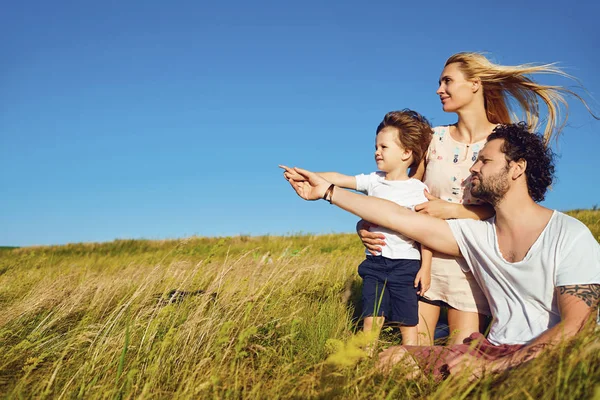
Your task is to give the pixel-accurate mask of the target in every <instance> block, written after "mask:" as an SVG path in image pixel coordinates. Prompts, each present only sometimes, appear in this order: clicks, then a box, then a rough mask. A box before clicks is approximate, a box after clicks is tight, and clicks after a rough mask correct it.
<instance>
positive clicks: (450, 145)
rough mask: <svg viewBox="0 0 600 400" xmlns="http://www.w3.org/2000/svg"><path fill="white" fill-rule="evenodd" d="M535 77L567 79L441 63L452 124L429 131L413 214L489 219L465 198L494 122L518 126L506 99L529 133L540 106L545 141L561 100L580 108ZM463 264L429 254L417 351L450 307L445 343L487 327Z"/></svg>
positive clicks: (377, 240)
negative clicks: (422, 188) (420, 195)
mask: <svg viewBox="0 0 600 400" xmlns="http://www.w3.org/2000/svg"><path fill="white" fill-rule="evenodd" d="M537 73H545V74H548V73H550V74H555V75H561V76H565V77H569V78H571V77H570V76H569V75H568V74H566V73H564V72H563V71H561V70H560V69H558V68H556V67H554V66H553V65H552V64H547V65H532V64H525V65H518V66H503V65H497V64H494V63H492V62H490V61H489V60H488V59H487V58H486V57H484V56H483V55H481V54H478V53H457V54H454V55H453V56H451V57H450V58H449V59H448V60H447V61H446V64H445V66H444V70H443V71H442V74H441V76H440V80H439V87H438V90H437V92H436V93H437V94H438V96H439V97H440V100H441V102H442V108H443V110H444V111H445V112H452V113H455V114H456V115H457V116H458V121H457V122H456V123H455V124H453V125H449V126H440V127H436V128H434V136H433V139H432V141H431V145H430V146H429V149H428V152H427V155H426V157H425V159H424V160H423V162H422V163H421V165H420V166H419V168H418V169H417V170H416V171H413V173H414V176H415V177H416V178H418V179H423V181H424V182H425V184H427V186H428V187H429V189H430V191H431V193H430V194H427V197H428V199H429V202H427V203H423V204H420V205H418V206H417V207H416V208H415V209H416V210H417V211H418V212H421V213H427V214H430V215H432V216H434V217H437V218H443V219H449V218H474V219H486V218H489V217H491V216H492V215H493V210H492V208H491V207H490V206H489V205H487V204H485V203H482V202H481V201H480V200H479V199H476V198H474V197H472V196H471V193H470V190H469V188H470V179H469V177H470V174H469V167H470V166H471V165H472V164H473V162H474V161H475V160H476V159H477V154H478V151H479V149H480V148H481V147H483V144H484V143H485V141H486V138H487V137H488V135H489V134H490V133H491V132H492V130H493V129H494V128H495V127H496V126H497V125H498V124H508V123H512V122H516V121H513V120H512V119H511V116H510V114H511V113H510V110H509V106H508V98H509V97H510V98H512V99H514V100H515V101H516V104H518V107H519V108H520V109H521V111H523V112H524V114H525V120H526V122H527V124H528V125H529V126H530V128H531V131H535V130H536V129H537V125H538V120H539V116H540V110H539V102H540V100H541V102H543V103H544V104H545V105H546V107H547V114H548V115H547V123H546V126H545V128H544V138H545V140H546V143H548V142H549V141H550V139H551V138H552V137H555V136H556V135H558V134H559V133H560V131H561V130H562V128H563V126H564V121H559V110H560V106H561V104H562V105H564V106H565V108H567V107H568V105H567V103H566V101H565V99H564V97H563V95H564V94H568V95H572V96H574V97H576V98H577V99H579V100H581V101H582V102H583V103H584V104H585V101H584V100H583V99H581V97H580V96H579V95H577V94H576V93H574V92H572V91H570V90H568V89H566V88H564V87H560V86H548V85H541V84H538V83H536V82H535V81H533V80H532V79H531V78H529V76H528V75H530V74H537ZM586 107H587V105H586ZM588 111H589V108H588ZM590 113H591V111H590ZM592 115H593V114H592ZM593 116H594V117H595V118H597V117H596V116H595V115H593ZM367 228H368V226H366V225H365V224H364V223H363V224H359V231H358V234H359V236H360V238H361V240H362V241H363V243H364V245H365V246H366V247H367V249H369V250H371V251H375V250H379V249H380V248H381V247H380V246H382V245H385V243H384V242H383V241H382V240H381V237H380V236H379V235H377V234H372V233H370V232H369V231H368V230H367ZM461 262H463V261H462V259H459V258H453V257H449V256H446V255H443V254H439V253H434V255H433V260H432V266H431V287H430V289H429V291H428V292H427V293H425V295H423V296H421V298H420V301H419V325H418V329H419V334H420V335H419V336H420V339H421V342H420V344H422V345H430V344H433V338H434V333H435V327H436V325H437V322H438V319H439V316H440V309H441V307H445V308H447V309H448V325H449V329H450V339H449V343H448V344H459V343H462V342H463V340H464V339H465V338H467V337H468V336H469V335H470V334H471V333H473V332H477V331H480V332H481V331H483V329H484V327H485V323H486V318H487V316H488V315H490V311H489V308H488V306H487V301H486V299H485V296H484V295H483V292H482V291H481V289H480V288H479V286H478V285H477V284H476V283H475V281H474V279H473V277H472V275H471V274H470V273H464V272H463V271H462V269H461V267H460V263H461Z"/></svg>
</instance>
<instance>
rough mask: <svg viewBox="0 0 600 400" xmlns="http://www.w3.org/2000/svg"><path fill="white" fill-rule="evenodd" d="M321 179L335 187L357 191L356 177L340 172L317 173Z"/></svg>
mask: <svg viewBox="0 0 600 400" xmlns="http://www.w3.org/2000/svg"><path fill="white" fill-rule="evenodd" d="M317 175H319V176H320V177H321V178H323V179H325V180H326V181H328V182H331V183H333V184H334V185H335V186H339V187H343V188H346V189H352V190H356V177H354V176H349V175H344V174H340V173H339V172H317Z"/></svg>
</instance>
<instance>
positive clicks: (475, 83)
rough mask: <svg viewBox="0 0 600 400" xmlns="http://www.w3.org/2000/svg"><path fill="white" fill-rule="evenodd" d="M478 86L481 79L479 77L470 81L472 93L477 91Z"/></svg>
mask: <svg viewBox="0 0 600 400" xmlns="http://www.w3.org/2000/svg"><path fill="white" fill-rule="evenodd" d="M480 88H481V79H479V78H477V79H473V80H472V81H471V90H472V91H473V93H477V92H478V91H479V89H480Z"/></svg>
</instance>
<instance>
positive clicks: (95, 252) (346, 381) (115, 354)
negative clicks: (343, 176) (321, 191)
mask: <svg viewBox="0 0 600 400" xmlns="http://www.w3.org/2000/svg"><path fill="white" fill-rule="evenodd" d="M572 214H573V215H574V216H576V217H577V218H579V219H581V220H582V221H583V222H584V223H586V224H587V225H588V226H589V227H590V229H591V230H592V232H593V234H594V235H595V237H596V238H599V237H600V211H589V210H587V211H586V210H582V211H574V212H573V213H572ZM363 257H364V255H363V250H362V246H361V244H360V242H359V240H358V239H357V237H356V236H355V235H324V236H310V235H298V236H290V237H273V236H264V237H246V236H241V237H231V238H215V239H207V238H189V239H185V240H171V241H146V240H118V241H114V242H110V243H102V244H72V245H66V246H50V247H29V248H17V249H10V250H3V251H1V252H0V394H4V396H6V397H7V398H85V399H87V398H156V399H162V398H173V397H175V398H194V399H197V398H219V399H220V398H235V399H237V398H261V399H263V398H343V399H346V398H382V399H384V398H398V399H404V398H437V399H446V398H490V399H492V398H493V399H496V398H505V399H508V398H534V399H538V398H556V399H559V398H560V399H563V398H567V399H568V398H573V399H575V398H594V396H596V398H599V396H600V351H599V350H600V332H598V331H595V332H591V331H590V332H588V333H587V334H584V335H580V337H578V338H577V339H576V340H575V341H574V342H573V343H571V344H568V345H565V346H562V347H560V348H557V349H556V350H554V351H552V352H548V353H547V354H545V355H544V356H543V357H541V358H539V359H536V360H534V361H533V362H530V363H528V364H526V365H523V366H522V367H520V368H518V369H516V370H514V371H511V372H510V373H508V374H505V375H501V376H490V377H486V378H484V379H482V380H481V381H479V382H477V383H476V384H474V385H472V384H469V383H468V382H466V381H465V380H464V379H460V378H458V379H453V380H449V381H445V382H443V383H441V384H439V383H436V382H434V381H433V380H431V379H429V378H428V377H423V378H420V379H417V380H409V379H405V378H404V377H403V371H402V367H399V368H398V369H397V370H396V371H394V373H393V374H391V375H389V376H383V375H380V374H378V373H377V372H376V370H375V368H374V360H373V359H370V358H362V359H359V360H358V361H357V362H356V361H355V362H350V363H348V364H349V366H341V363H338V364H333V363H329V362H327V359H328V357H329V356H330V355H331V354H332V353H334V352H336V351H337V353H336V357H338V359H339V357H342V358H343V357H345V353H344V352H347V353H349V352H350V350H349V349H348V348H347V347H344V346H343V344H344V343H349V342H352V340H351V339H352V338H353V337H354V334H355V332H356V321H355V319H353V315H354V314H355V312H356V310H355V309H356V307H357V302H358V299H359V293H358V290H359V288H360V278H359V277H358V276H357V274H356V268H357V266H358V264H359V263H360V261H361V260H362V259H363ZM397 341H398V337H397V335H396V334H395V333H393V332H392V333H389V332H388V333H386V334H385V335H384V336H383V345H387V344H389V343H394V342H397ZM340 349H346V350H340ZM346 355H347V356H348V357H350V356H351V355H350V354H346Z"/></svg>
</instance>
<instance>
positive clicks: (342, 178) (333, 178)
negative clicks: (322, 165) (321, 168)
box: [279, 165, 356, 190]
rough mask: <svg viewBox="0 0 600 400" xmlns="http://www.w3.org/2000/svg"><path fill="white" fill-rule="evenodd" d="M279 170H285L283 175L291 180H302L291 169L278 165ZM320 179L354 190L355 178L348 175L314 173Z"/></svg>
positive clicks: (301, 177)
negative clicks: (286, 175)
mask: <svg viewBox="0 0 600 400" xmlns="http://www.w3.org/2000/svg"><path fill="white" fill-rule="evenodd" d="M279 168H281V169H283V170H285V173H286V174H288V175H289V177H290V178H291V179H294V180H296V181H301V180H304V177H303V176H302V175H300V174H299V173H297V172H296V171H294V169H293V168H290V167H286V166H285V165H280V166H279ZM315 174H317V175H319V176H320V177H321V178H323V179H325V180H326V181H327V182H330V183H333V184H334V185H335V186H339V187H343V188H346V189H352V190H356V177H354V176H350V175H344V174H340V173H339V172H315Z"/></svg>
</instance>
